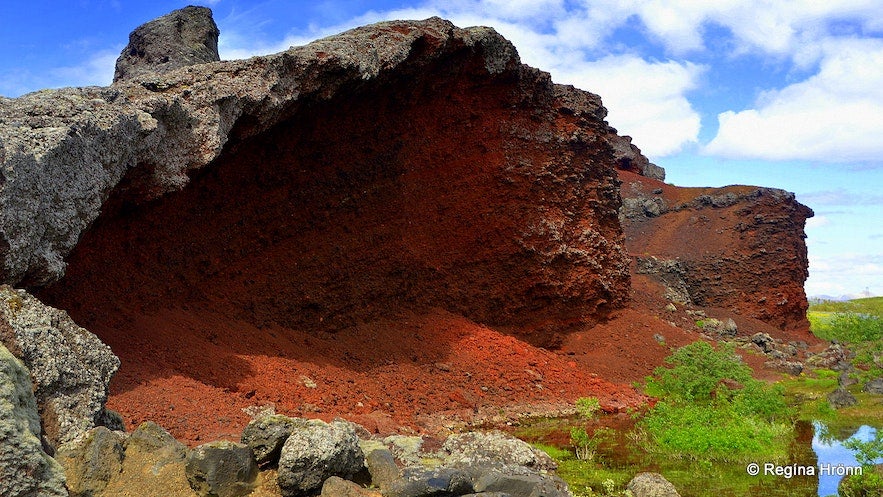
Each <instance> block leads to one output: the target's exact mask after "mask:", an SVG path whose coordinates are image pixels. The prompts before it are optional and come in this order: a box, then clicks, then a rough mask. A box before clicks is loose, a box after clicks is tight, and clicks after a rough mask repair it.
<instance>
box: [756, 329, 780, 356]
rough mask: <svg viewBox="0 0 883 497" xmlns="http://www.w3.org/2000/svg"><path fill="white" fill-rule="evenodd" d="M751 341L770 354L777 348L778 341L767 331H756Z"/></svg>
mask: <svg viewBox="0 0 883 497" xmlns="http://www.w3.org/2000/svg"><path fill="white" fill-rule="evenodd" d="M751 343H753V344H754V345H757V346H758V347H759V348H760V350H761V351H763V353H764V354H769V353H770V352H772V351H773V350H775V346H776V342H775V340H774V339H773V337H771V336H769V335H768V334H766V333H755V334H753V335H751Z"/></svg>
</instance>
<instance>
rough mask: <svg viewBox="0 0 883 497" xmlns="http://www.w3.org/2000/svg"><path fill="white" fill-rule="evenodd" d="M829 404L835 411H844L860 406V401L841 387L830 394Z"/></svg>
mask: <svg viewBox="0 0 883 497" xmlns="http://www.w3.org/2000/svg"><path fill="white" fill-rule="evenodd" d="M828 404H829V405H830V406H831V407H833V408H834V409H842V408H844V407H849V406H854V405H856V404H858V399H856V398H855V396H854V395H853V394H851V393H849V391H848V390H846V389H845V388H842V387H841V388H838V389H837V390H834V391H833V392H831V393H829V394H828Z"/></svg>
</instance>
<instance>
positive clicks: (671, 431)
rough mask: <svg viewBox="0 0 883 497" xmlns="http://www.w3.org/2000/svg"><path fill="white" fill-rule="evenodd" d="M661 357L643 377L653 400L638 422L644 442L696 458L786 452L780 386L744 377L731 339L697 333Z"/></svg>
mask: <svg viewBox="0 0 883 497" xmlns="http://www.w3.org/2000/svg"><path fill="white" fill-rule="evenodd" d="M665 362H666V363H667V364H668V365H669V367H660V368H657V369H656V370H655V371H654V375H653V376H652V377H650V378H648V379H647V389H646V391H647V393H648V394H650V395H652V396H654V397H657V398H659V399H660V400H659V402H658V403H657V404H656V406H654V407H653V409H651V410H650V411H649V412H648V413H647V415H646V416H645V417H644V419H643V420H641V421H640V423H639V426H640V428H641V429H642V430H643V436H642V437H641V442H642V444H643V445H644V446H645V450H648V451H650V452H659V453H665V454H668V455H669V456H671V457H674V458H683V459H692V460H702V461H726V462H742V461H749V460H757V458H758V457H762V458H764V459H765V460H782V459H785V458H786V457H787V455H788V447H789V446H790V444H791V442H792V439H793V429H792V428H793V426H792V423H791V414H792V411H791V409H789V408H788V406H787V404H786V402H785V397H784V394H783V390H782V388H781V387H777V386H770V385H767V384H766V383H764V382H761V381H759V380H755V379H754V378H752V376H751V369H750V368H749V367H748V366H747V365H746V364H745V363H743V362H741V360H739V358H738V356H736V355H735V354H734V353H733V349H732V347H727V346H720V347H719V348H718V349H717V350H715V349H714V348H712V347H711V345H709V344H707V343H706V342H702V341H698V342H694V343H692V344H690V345H687V346H685V347H682V348H680V349H678V350H677V351H676V352H675V353H674V354H672V355H671V356H670V357H668V358H667V359H666V361H665ZM728 383H729V384H730V385H733V387H734V388H733V389H730V388H729V387H728V386H726V385H727V384H728Z"/></svg>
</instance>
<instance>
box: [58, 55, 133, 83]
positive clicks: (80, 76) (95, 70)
mask: <svg viewBox="0 0 883 497" xmlns="http://www.w3.org/2000/svg"><path fill="white" fill-rule="evenodd" d="M122 49H123V47H122V46H120V47H119V48H117V49H112V50H101V51H98V52H95V53H93V54H92V55H90V56H89V57H88V58H87V59H86V60H85V61H83V62H82V63H80V64H78V65H75V66H65V67H57V68H55V69H52V70H51V71H49V73H50V75H51V77H52V79H53V80H54V81H55V83H54V85H53V86H87V85H109V84H110V83H111V82H112V81H113V72H114V68H115V66H116V60H117V57H119V55H120V52H121V51H122Z"/></svg>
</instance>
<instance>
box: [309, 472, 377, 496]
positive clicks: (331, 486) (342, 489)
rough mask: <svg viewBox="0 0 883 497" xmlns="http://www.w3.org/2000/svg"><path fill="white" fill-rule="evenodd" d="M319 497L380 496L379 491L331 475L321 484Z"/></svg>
mask: <svg viewBox="0 0 883 497" xmlns="http://www.w3.org/2000/svg"><path fill="white" fill-rule="evenodd" d="M320 495H321V497H381V493H380V492H378V491H377V490H376V489H375V490H369V489H367V488H364V487H362V486H361V485H359V484H358V483H354V482H351V481H349V480H344V479H343V478H340V477H338V476H332V477H331V478H328V479H327V480H325V483H323V484H322V493H321V494H320Z"/></svg>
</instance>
